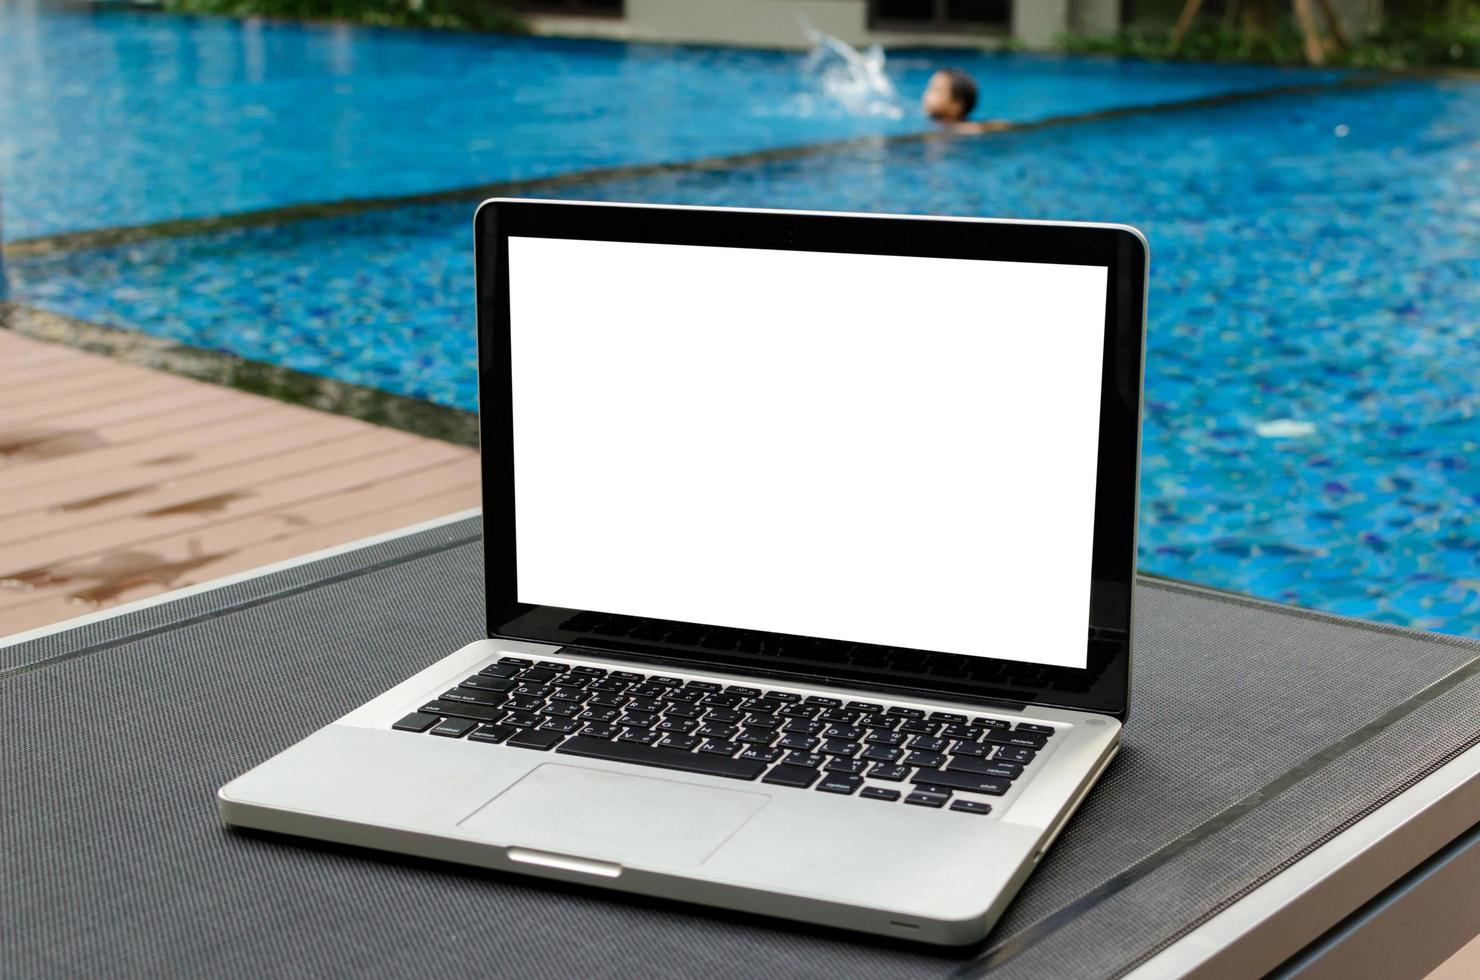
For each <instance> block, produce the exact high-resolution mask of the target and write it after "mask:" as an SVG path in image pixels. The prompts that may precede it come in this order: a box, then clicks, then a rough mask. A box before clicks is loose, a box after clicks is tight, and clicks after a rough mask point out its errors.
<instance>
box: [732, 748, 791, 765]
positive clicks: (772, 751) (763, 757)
mask: <svg viewBox="0 0 1480 980" xmlns="http://www.w3.org/2000/svg"><path fill="white" fill-rule="evenodd" d="M785 754H786V753H785V752H783V751H781V750H780V749H778V748H765V747H764V746H760V745H751V746H748V747H746V749H745V750H744V751H742V752H741V753H740V758H742V759H755V760H757V761H759V762H775V761H776V760H777V759H779V758H781V757H782V756H783V755H785Z"/></svg>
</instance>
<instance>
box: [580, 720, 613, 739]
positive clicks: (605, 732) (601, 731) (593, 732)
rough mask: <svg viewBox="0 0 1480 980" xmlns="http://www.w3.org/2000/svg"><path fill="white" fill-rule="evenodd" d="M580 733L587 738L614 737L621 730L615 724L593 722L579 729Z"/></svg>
mask: <svg viewBox="0 0 1480 980" xmlns="http://www.w3.org/2000/svg"><path fill="white" fill-rule="evenodd" d="M581 734H582V735H585V736H587V737H588V738H616V737H617V736H618V735H620V734H622V730H621V729H620V728H618V727H617V726H616V725H606V724H602V723H599V722H598V723H594V724H590V725H587V726H586V727H585V728H582V729H581Z"/></svg>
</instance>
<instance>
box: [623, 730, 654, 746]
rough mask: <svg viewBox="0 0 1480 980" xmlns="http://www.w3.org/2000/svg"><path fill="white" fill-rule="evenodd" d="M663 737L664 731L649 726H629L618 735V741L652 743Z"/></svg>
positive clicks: (640, 743)
mask: <svg viewBox="0 0 1480 980" xmlns="http://www.w3.org/2000/svg"><path fill="white" fill-rule="evenodd" d="M662 737H663V733H662V732H660V731H655V730H653V729H649V728H629V729H627V730H626V731H625V732H623V733H622V734H620V735H618V736H617V741H618V742H626V743H628V744H636V745H652V744H653V743H654V742H656V741H658V739H660V738H662Z"/></svg>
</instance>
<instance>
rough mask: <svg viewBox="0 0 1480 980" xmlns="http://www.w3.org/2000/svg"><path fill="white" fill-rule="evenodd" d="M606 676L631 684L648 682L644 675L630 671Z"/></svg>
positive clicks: (614, 672)
mask: <svg viewBox="0 0 1480 980" xmlns="http://www.w3.org/2000/svg"><path fill="white" fill-rule="evenodd" d="M606 676H607V677H609V678H611V679H612V680H615V681H626V682H627V683H629V684H634V683H636V682H638V681H645V680H647V678H646V677H644V676H643V675H642V674H634V673H633V672H632V671H630V670H614V671H612V672H611V673H610V674H607V675H606Z"/></svg>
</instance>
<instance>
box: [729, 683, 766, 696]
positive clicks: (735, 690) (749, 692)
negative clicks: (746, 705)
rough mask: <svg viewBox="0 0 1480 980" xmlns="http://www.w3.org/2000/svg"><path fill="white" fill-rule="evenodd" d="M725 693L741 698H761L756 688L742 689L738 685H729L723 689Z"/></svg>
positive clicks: (759, 691) (758, 689)
mask: <svg viewBox="0 0 1480 980" xmlns="http://www.w3.org/2000/svg"><path fill="white" fill-rule="evenodd" d="M725 693H726V694H738V695H740V696H741V697H742V698H758V697H760V696H761V689H760V688H758V687H742V686H740V685H739V684H731V685H730V686H729V687H727V688H725Z"/></svg>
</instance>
